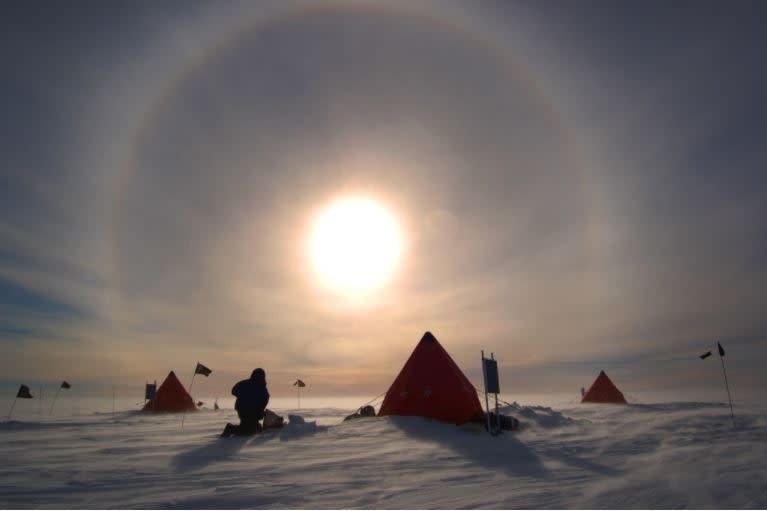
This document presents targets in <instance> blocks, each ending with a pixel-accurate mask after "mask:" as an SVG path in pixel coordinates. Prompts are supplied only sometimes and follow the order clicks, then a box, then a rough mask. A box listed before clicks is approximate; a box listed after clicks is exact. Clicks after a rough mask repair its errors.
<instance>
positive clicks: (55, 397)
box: [48, 387, 61, 415]
mask: <svg viewBox="0 0 767 511" xmlns="http://www.w3.org/2000/svg"><path fill="white" fill-rule="evenodd" d="M59 392H61V387H59V389H58V390H57V391H56V395H54V396H53V402H52V403H51V411H50V413H49V414H48V415H53V406H54V405H55V404H56V400H57V399H58V398H59Z"/></svg>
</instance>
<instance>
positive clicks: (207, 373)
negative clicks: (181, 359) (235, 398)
mask: <svg viewBox="0 0 767 511" xmlns="http://www.w3.org/2000/svg"><path fill="white" fill-rule="evenodd" d="M212 372H213V370H212V369H208V368H207V367H205V366H204V365H202V364H201V363H199V362H197V367H195V369H194V374H201V375H203V376H210V373H212Z"/></svg>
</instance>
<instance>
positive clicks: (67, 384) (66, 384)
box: [61, 381, 72, 389]
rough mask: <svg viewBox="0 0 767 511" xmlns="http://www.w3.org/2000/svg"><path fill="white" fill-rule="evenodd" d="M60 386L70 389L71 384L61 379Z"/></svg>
mask: <svg viewBox="0 0 767 511" xmlns="http://www.w3.org/2000/svg"><path fill="white" fill-rule="evenodd" d="M61 388H62V389H71V388H72V385H70V384H69V382H66V381H63V382H61Z"/></svg>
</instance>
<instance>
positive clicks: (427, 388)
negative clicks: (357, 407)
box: [378, 332, 482, 424]
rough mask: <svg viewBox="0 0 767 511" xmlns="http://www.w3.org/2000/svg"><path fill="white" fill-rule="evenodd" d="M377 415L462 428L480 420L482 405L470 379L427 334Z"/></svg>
mask: <svg viewBox="0 0 767 511" xmlns="http://www.w3.org/2000/svg"><path fill="white" fill-rule="evenodd" d="M378 415H415V416H420V417H429V418H432V419H436V420H439V421H443V422H449V423H453V424H463V423H464V422H468V421H470V420H471V419H473V418H475V417H482V405H480V404H479V399H478V398H477V392H476V391H475V390H474V386H473V385H472V384H471V382H470V381H469V379H468V378H466V376H465V375H464V374H463V372H461V370H460V369H459V368H458V366H457V365H456V364H455V362H453V359H452V358H450V355H448V353H447V351H445V348H443V347H442V345H441V344H440V343H439V341H437V339H436V338H435V337H434V336H433V335H432V334H431V332H426V333H425V334H424V335H423V337H422V338H421V341H420V342H419V343H418V345H417V346H416V347H415V349H414V350H413V353H412V354H411V355H410V358H409V359H408V360H407V362H405V366H404V367H403V368H402V370H401V371H400V373H399V375H398V376H397V378H396V379H395V380H394V383H392V384H391V387H389V390H388V391H387V392H386V397H385V398H384V401H383V403H382V404H381V410H380V411H379V413H378Z"/></svg>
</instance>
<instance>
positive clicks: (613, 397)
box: [581, 371, 626, 403]
mask: <svg viewBox="0 0 767 511" xmlns="http://www.w3.org/2000/svg"><path fill="white" fill-rule="evenodd" d="M625 402H626V398H625V397H623V393H622V392H621V391H620V390H618V387H616V386H615V384H614V383H613V382H612V380H610V378H608V377H607V374H605V372H604V371H600V372H599V376H597V379H596V380H594V383H592V384H591V387H589V390H588V392H586V393H585V394H584V395H583V399H582V400H581V403H625Z"/></svg>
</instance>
